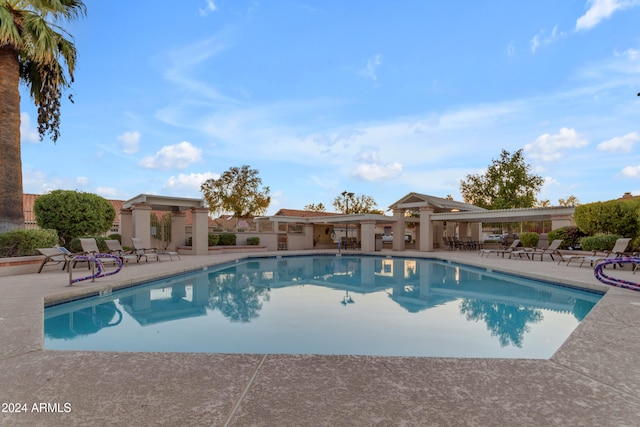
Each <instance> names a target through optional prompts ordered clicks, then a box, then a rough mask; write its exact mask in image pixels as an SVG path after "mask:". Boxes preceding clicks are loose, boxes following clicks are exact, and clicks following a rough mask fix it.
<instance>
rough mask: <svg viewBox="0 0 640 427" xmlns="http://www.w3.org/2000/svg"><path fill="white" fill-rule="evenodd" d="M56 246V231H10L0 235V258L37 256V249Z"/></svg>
mask: <svg viewBox="0 0 640 427" xmlns="http://www.w3.org/2000/svg"><path fill="white" fill-rule="evenodd" d="M57 244H58V234H57V233H56V230H12V231H7V232H6V233H0V257H3V258H4V257H15V256H30V255H39V252H38V251H36V249H37V248H51V247H53V246H55V245H57Z"/></svg>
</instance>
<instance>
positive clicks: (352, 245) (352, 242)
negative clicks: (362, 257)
mask: <svg viewBox="0 0 640 427" xmlns="http://www.w3.org/2000/svg"><path fill="white" fill-rule="evenodd" d="M342 247H343V248H344V249H360V242H359V241H358V238H357V237H345V238H344V239H342Z"/></svg>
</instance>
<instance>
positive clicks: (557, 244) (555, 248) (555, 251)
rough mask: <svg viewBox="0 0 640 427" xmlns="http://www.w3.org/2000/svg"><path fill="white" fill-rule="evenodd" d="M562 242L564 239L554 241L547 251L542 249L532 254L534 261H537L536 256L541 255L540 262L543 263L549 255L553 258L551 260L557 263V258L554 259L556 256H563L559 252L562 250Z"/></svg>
mask: <svg viewBox="0 0 640 427" xmlns="http://www.w3.org/2000/svg"><path fill="white" fill-rule="evenodd" d="M562 242H563V240H562V239H558V240H554V241H553V242H551V244H550V245H549V247H548V248H547V249H540V250H536V251H533V252H531V257H532V259H536V255H540V261H542V260H543V258H544V256H545V255H549V256H550V257H551V260H552V261H555V258H554V257H553V256H554V255H556V256H560V257H561V256H562V254H561V253H560V251H559V250H558V249H559V248H560V245H562Z"/></svg>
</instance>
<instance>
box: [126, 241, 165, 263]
mask: <svg viewBox="0 0 640 427" xmlns="http://www.w3.org/2000/svg"><path fill="white" fill-rule="evenodd" d="M131 244H133V248H134V249H135V250H134V253H135V254H136V256H137V257H138V262H140V260H141V259H142V258H144V260H145V261H146V262H149V258H151V259H155V260H156V261H160V255H159V254H158V251H157V250H156V248H145V247H144V244H143V243H142V238H140V237H132V238H131Z"/></svg>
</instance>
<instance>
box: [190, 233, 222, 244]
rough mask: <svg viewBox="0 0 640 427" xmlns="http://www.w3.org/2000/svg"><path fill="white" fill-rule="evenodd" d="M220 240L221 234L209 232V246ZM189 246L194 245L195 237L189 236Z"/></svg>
mask: <svg viewBox="0 0 640 427" xmlns="http://www.w3.org/2000/svg"><path fill="white" fill-rule="evenodd" d="M219 241H220V235H218V234H213V233H209V235H208V236H207V244H208V245H209V246H216V245H217V244H218V242H219ZM187 246H193V237H189V238H187Z"/></svg>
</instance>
